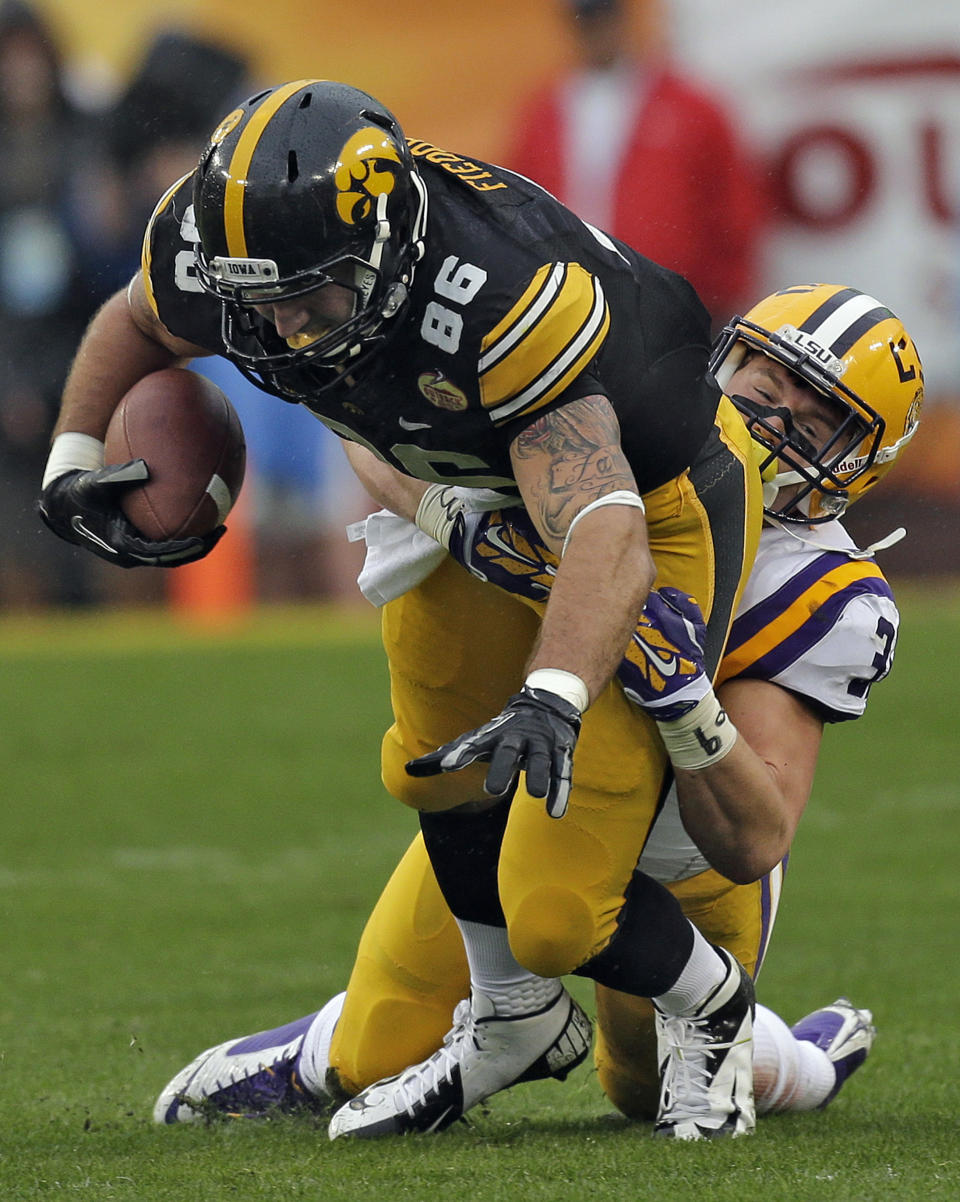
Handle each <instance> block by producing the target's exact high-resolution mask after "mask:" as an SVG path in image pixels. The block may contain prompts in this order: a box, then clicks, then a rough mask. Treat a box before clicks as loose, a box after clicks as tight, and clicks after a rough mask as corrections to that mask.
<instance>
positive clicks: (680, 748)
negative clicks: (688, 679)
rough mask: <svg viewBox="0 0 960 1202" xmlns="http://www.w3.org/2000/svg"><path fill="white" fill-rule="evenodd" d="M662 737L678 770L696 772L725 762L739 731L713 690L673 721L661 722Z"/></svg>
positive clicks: (658, 724)
mask: <svg viewBox="0 0 960 1202" xmlns="http://www.w3.org/2000/svg"><path fill="white" fill-rule="evenodd" d="M657 729H658V730H659V732H660V738H661V739H663V744H664V746H665V747H666V749H667V755H669V756H670V761H671V763H672V764H673V766H674V767H675V768H687V769H689V770H691V771H694V772H695V771H696V770H697V769H698V768H708V767H709V766H710V765H711V764H715V763H716V762H717V761H718V760H722V759H723V757H724V756H725V755H727V754H728V753H729V752H730V751H731V750H732V749H733V745H734V743H736V741H737V737H738V736H737V728H736V727H735V726H734V725H733V723H732V722H731V721H730V719H729V718H728V717H727V712H726V710H725V709H724V708H723V706H722V705H721V704H720V702H719V701H718V700H717V695H716V693H714V692H713V691H712V690H711V691H710V692H709V693H708V694H707V695H706V697H703V698H701V700H700V701H698V702H697V704H696V705H695V706H694V707H693V709H692V710H690V712H689V713H687V714H684V716H683V717H682V718H676V719H675V720H674V721H673V722H658V723H657Z"/></svg>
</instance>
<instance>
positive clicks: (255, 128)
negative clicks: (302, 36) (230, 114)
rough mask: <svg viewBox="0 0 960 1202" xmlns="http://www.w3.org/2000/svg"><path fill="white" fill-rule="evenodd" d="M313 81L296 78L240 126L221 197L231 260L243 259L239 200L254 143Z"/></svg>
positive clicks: (243, 247)
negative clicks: (285, 107) (296, 93)
mask: <svg viewBox="0 0 960 1202" xmlns="http://www.w3.org/2000/svg"><path fill="white" fill-rule="evenodd" d="M319 82H320V81H319V80H316V79H297V80H295V81H294V82H293V83H288V84H284V85H283V87H280V88H277V90H276V91H275V92H271V93H270V94H269V96H267V97H266V98H265V99H264V101H263V103H262V104H261V105H260V106H259V108H257V109H255V110H254V111H253V113H252V114H251V116H250V120H249V121H248V122H247V124H246V125H245V126H244V127H243V130H242V131H241V133H240V137H239V138H238V139H237V144H236V146H235V147H234V148H233V156H232V157H231V159H230V169H229V174H228V176H227V182H226V187H225V189H224V197H223V226H224V233H225V234H226V239H227V253H228V255H229V256H230V257H231V258H235V259H245V258H247V236H246V233H245V232H244V228H243V200H244V196H245V193H246V186H247V172H248V171H249V170H250V163H251V161H252V159H253V155H254V151H255V150H256V149H257V143H258V142H259V141H260V138H261V136H262V134H263V131H264V130H265V129H266V127H267V125H268V124H269V122H270V120H271V118H272V117H273V116H274V115H275V114H276V113H277V111H278V110H279V109H280V108H281V107H282V106H283V105H284V104H285V103H286V102H287V101H288V100H289V99H290V97H291V96H293V95H294V93H295V92H299V91H300V89H301V88H306V87H309V86H310V84H314V83H319Z"/></svg>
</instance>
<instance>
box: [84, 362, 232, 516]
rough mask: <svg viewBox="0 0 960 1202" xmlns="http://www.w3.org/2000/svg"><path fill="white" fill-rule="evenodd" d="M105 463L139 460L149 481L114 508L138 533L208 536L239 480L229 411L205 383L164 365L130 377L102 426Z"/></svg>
mask: <svg viewBox="0 0 960 1202" xmlns="http://www.w3.org/2000/svg"><path fill="white" fill-rule="evenodd" d="M105 442H106V446H105V462H106V463H108V464H114V463H126V462H127V461H128V460H130V459H143V460H145V461H146V464H147V467H148V468H149V470H150V478H149V480H146V481H145V482H144V483H143V484H138V485H135V486H133V487H132V488H130V489H127V490H126V491H124V493H123V494H122V499H121V507H122V509H123V512H124V513H125V514H126V516H127V517H128V518H129V519H130V521H131V522H132V523H133V524H134V526H136V528H137V530H139V532H140V533H141V534H142V535H144V536H145V537H146V538H150V539H155V540H165V539H174V538H189V537H192V536H194V535H199V534H208V533H209V532H210V531H211V530H213V529H215V528H216V527H217V526H220V525H222V524H223V522H224V520H225V519H226V517H227V514H228V513H229V512H230V510H231V508H232V507H233V505H234V503H235V501H236V499H237V497H238V495H239V493H240V486H241V485H242V484H243V473H244V469H245V467H246V445H245V443H244V437H243V429H242V427H241V425H240V419H239V418H238V417H237V413H236V410H235V409H234V407H233V406H232V405H231V404H230V401H229V400H228V399H227V397H226V396H225V395H224V393H223V391H222V390H221V389H220V388H218V387H217V385H216V384H214V383H213V382H212V381H210V380H208V379H206V378H205V377H204V376H201V375H198V374H197V373H196V372H193V371H188V370H186V369H184V368H179V367H170V368H165V369H164V370H163V371H155V372H152V373H151V374H150V375H148V376H144V378H143V379H142V380H138V381H137V383H136V384H134V386H133V387H132V388H131V389H130V391H129V392H128V393H127V395H126V396H125V397H124V398H123V400H122V401H121V402H120V404H119V405H118V407H117V409H116V410H115V412H114V414H113V417H112V418H111V419H110V426H109V428H108V430H107V436H106V440H105Z"/></svg>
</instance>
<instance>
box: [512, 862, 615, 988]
mask: <svg viewBox="0 0 960 1202" xmlns="http://www.w3.org/2000/svg"><path fill="white" fill-rule="evenodd" d="M505 917H506V920H507V933H508V935H509V937H510V948H511V950H512V952H513V954H514V956H516V958H517V960H518V961H519V962H520V963H521V964H522V965H523V967H524V968H526V969H528V970H529V971H530V972H535V973H537V975H538V976H541V977H562V976H563V975H564V974H565V973H569V972H573V971H574V969H575V968H577V967H578V966H579V965H581V964H582V963H583V962H584V961H585V960H588V959H589V958H590V957H591V955H593V953H594V951H595V949H596V947H597V945H598V941H599V939H600V933H599V931H598V930H597V926H596V922H595V920H594V914H593V911H592V909H591V907H590V905H589V903H588V901H587V899H586V898H584V897H581V896H580V894H579V893H577V892H575V891H574V890H573V889H564V888H563V887H562V886H559V885H541V886H539V887H537V888H535V889H533V890H532V891H530V892H529V893H525V894H524V895H523V896H522V897H521V898H520V899H519V900H518V901H517V903H516V904H515V905H514V906H513V907H512V909H511V912H510V913H509V914H506V915H505Z"/></svg>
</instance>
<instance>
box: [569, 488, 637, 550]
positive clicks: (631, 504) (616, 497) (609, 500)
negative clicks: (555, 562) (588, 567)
mask: <svg viewBox="0 0 960 1202" xmlns="http://www.w3.org/2000/svg"><path fill="white" fill-rule="evenodd" d="M604 505H626V506H627V507H628V508H630V509H639V510H640V512H641V513H646V512H647V510H646V506H645V505H644V503H643V498H642V497H640V496H639V494H637V493H635V492H630V490H629V489H627V488H618V489H617V491H616V492H608V493H606V494H605V495H604V496H602V497H597V499H596V500H595V501H591V502H590V504H589V505H584V507H583V508H582V509H581V510H580V512H579V513H577V514H574V518H573V521H572V522H571V523H570V525H569V526H568V527H567V537H566V538H565V539H564V540H563V547H562V548H561V551H560V554H561V555H563V554H565V553H566V550H567V544H568V543H569V542H570V535H571V534H573V532H574V530H575V529H576V525H577V522H579V521H580V519H581V518H585V517H586V516H587V514H588V513H591V512H592V511H593V510H594V509H601V508H602V507H603V506H604Z"/></svg>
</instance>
